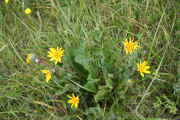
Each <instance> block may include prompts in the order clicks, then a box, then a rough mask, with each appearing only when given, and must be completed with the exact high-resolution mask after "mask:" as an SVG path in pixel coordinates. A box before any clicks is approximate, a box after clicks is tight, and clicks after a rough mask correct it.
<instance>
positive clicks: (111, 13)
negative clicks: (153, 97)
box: [0, 0, 179, 120]
mask: <svg viewBox="0 0 180 120" xmlns="http://www.w3.org/2000/svg"><path fill="white" fill-rule="evenodd" d="M9 2H11V1H9ZM86 2H87V3H88V4H90V5H89V6H88V5H87V3H86ZM136 2H137V1H134V2H133V4H129V2H128V1H126V3H125V2H124V1H121V3H120V2H119V1H118V0H112V1H106V0H105V1H103V2H94V1H85V2H84V1H83V0H79V1H75V2H74V1H71V2H69V1H65V2H64V1H46V2H44V1H43V0H40V1H36V2H34V3H31V1H23V2H22V1H17V2H16V3H12V4H9V3H8V0H5V2H3V3H4V4H5V3H6V4H7V3H8V5H6V4H5V5H4V6H6V8H7V10H8V9H9V8H8V7H9V6H10V7H11V6H15V5H19V4H22V6H20V7H18V9H15V8H16V7H13V9H11V12H7V13H8V14H4V13H3V14H2V15H7V16H5V17H4V18H3V19H2V22H3V21H4V20H6V17H11V15H12V16H13V17H14V16H15V20H14V23H18V22H19V23H18V25H17V26H18V28H17V29H16V25H15V27H12V26H14V25H13V24H11V26H9V25H7V26H4V27H1V28H2V30H4V29H7V30H6V31H8V30H12V31H8V32H9V33H11V35H14V34H16V33H17V36H18V37H17V39H16V37H13V38H11V35H9V36H7V37H6V35H8V32H7V33H5V34H2V35H1V37H2V39H7V40H5V42H2V43H1V44H2V45H3V44H6V43H7V44H8V42H9V41H10V45H9V44H8V45H7V48H9V49H8V50H9V51H11V52H10V54H14V53H15V55H16V57H17V58H18V59H19V60H16V58H13V57H12V59H13V60H14V59H15V60H14V61H13V60H11V58H9V57H8V59H10V61H11V63H14V64H15V65H11V64H10V67H9V68H10V69H11V68H15V69H16V68H17V69H18V68H20V69H18V71H15V72H14V71H13V70H12V71H11V72H12V73H13V76H12V78H13V77H14V76H15V77H18V76H20V75H24V77H21V78H27V79H25V80H21V81H23V82H24V83H25V85H24V86H25V87H24V88H26V86H27V88H26V89H27V91H28V93H30V95H25V94H24V93H22V95H19V96H20V97H22V98H23V99H24V100H25V101H26V102H23V103H27V105H26V106H27V107H31V105H29V104H33V105H37V106H33V105H32V107H33V109H31V110H36V108H38V109H37V110H38V112H37V113H36V115H38V117H40V115H41V112H43V113H47V114H46V115H48V114H49V115H51V117H50V118H51V119H58V117H59V115H60V116H63V117H64V118H63V119H88V120H95V119H97V120H99V119H103V120H115V119H117V118H118V119H131V116H136V117H137V119H138V117H139V116H140V117H141V116H142V117H141V118H142V119H143V117H148V118H151V116H148V114H143V112H142V110H143V109H144V108H143V106H141V104H140V103H145V104H144V105H145V106H146V105H149V106H150V105H153V103H150V104H146V101H144V100H145V99H144V98H146V95H149V94H151V93H152V92H150V91H148V90H150V89H151V86H150V87H148V86H149V85H156V84H155V83H153V84H152V82H153V81H154V79H155V81H156V80H157V82H159V81H160V82H162V81H163V82H164V81H165V80H163V79H162V80H161V79H159V76H158V77H157V75H161V76H162V75H164V73H160V72H158V71H157V73H153V71H155V70H153V69H154V68H156V67H155V66H154V65H155V64H157V63H158V64H159V67H157V68H158V69H160V67H161V64H163V62H164V61H163V62H161V55H159V54H158V52H157V53H156V51H155V50H156V49H157V48H158V47H159V46H158V45H157V46H155V44H160V40H157V41H156V42H153V43H152V45H150V46H148V44H149V43H147V41H148V40H151V39H154V40H156V39H161V38H163V37H162V36H159V35H160V34H162V33H164V35H165V36H166V40H164V41H166V42H167V45H166V46H167V47H169V46H171V44H173V45H176V42H169V40H170V37H171V35H174V36H176V35H175V33H174V30H175V29H174V28H173V27H174V26H175V24H176V19H178V17H177V16H175V17H174V19H173V20H174V21H173V22H172V24H169V25H172V28H171V27H170V26H168V27H167V26H165V25H164V24H163V25H162V24H161V23H159V24H157V23H156V24H154V25H153V26H149V25H150V24H149V23H147V24H146V21H148V19H150V18H151V16H150V17H149V18H148V19H147V20H145V21H144V19H146V18H144V17H145V15H144V16H143V17H142V15H143V14H141V15H139V16H141V18H139V16H137V14H136V13H135V14H134V11H135V10H136V7H137V6H139V5H140V3H138V2H137V3H136ZM104 3H106V5H103V4H104ZM123 3H125V4H123ZM130 3H131V2H130ZM152 3H153V5H154V6H151V4H152ZM152 3H148V4H147V5H148V7H147V6H144V3H143V4H142V6H139V7H138V10H139V11H140V10H146V11H145V12H147V14H146V15H148V11H149V8H156V6H161V5H159V4H156V3H159V2H158V1H156V3H154V2H152ZM42 4H43V5H42ZM24 6H27V7H29V8H25V9H23V8H24ZM112 6H114V7H113V8H111V7H112ZM119 7H120V8H119ZM146 7H147V9H146ZM168 7H169V6H168ZM30 8H31V9H30ZM92 8H93V9H92ZM99 8H100V9H99ZM127 8H128V9H127ZM2 10H3V9H2ZM18 10H20V11H21V13H24V14H26V15H25V16H24V15H22V16H21V14H20V13H19V14H18V13H16V11H18ZM156 10H157V9H155V10H154V11H152V12H156ZM164 10H166V9H164ZM32 11H35V12H32ZM176 12H177V11H176ZM172 13H173V12H172ZM174 13H175V12H174ZM29 14H32V16H29ZM86 14H89V16H86ZM99 14H104V15H105V16H99ZM160 14H161V10H158V15H157V16H156V15H154V14H153V13H152V16H155V17H157V19H155V20H151V22H152V23H155V22H156V21H157V20H158V17H159V16H160ZM163 15H166V14H163ZM172 16H173V15H172ZM23 17H24V18H23ZM106 18H107V19H106ZM167 18H168V17H167ZM138 19H140V21H143V22H142V23H140V24H137V23H138V22H139V21H138ZM164 19H166V17H162V19H161V20H164ZM10 20H11V19H9V20H7V21H8V23H10ZM12 20H13V19H12ZM169 20H170V19H167V20H166V21H165V22H164V21H163V22H162V23H168V21H169ZM121 23H122V24H121ZM19 24H20V26H19ZM120 25H122V26H121V27H119V26H120ZM156 25H158V27H159V26H160V28H162V29H160V31H158V30H159V29H154V28H156V27H155V26H156ZM2 26H3V25H2ZM37 26H38V27H37ZM161 26H163V27H161ZM11 28H12V29H11ZM19 28H21V29H19ZM119 28H120V29H119ZM166 28H171V30H169V31H171V34H169V33H168V31H166ZM18 30H19V32H16V31H18ZM22 30H23V31H22ZM144 30H145V31H144ZM154 30H157V32H156V33H158V34H157V35H155V37H153V36H152V35H153V31H154ZM21 31H22V33H21ZM21 36H24V37H25V39H22V41H18V39H19V38H21ZM124 36H128V37H127V38H125V37H124ZM156 36H157V37H156ZM124 38H125V39H124ZM13 39H16V40H14V41H13ZM23 40H24V41H23ZM32 41H33V42H32ZM144 41H146V42H144ZM21 43H22V44H23V45H21ZM24 43H27V44H24ZM169 43H170V44H169ZM1 44H0V45H1ZM29 44H30V45H29ZM161 45H162V46H163V45H164V43H163V44H161ZM16 46H18V48H16ZM32 47H33V49H32V51H36V52H37V53H36V55H35V54H33V53H25V54H26V55H24V56H23V59H22V56H21V53H22V51H24V50H21V49H26V48H32ZM151 47H152V48H151ZM140 48H143V49H140ZM3 49H4V48H3ZM3 49H2V48H1V49H0V53H3V52H2V51H4V50H3ZM5 49H6V48H5ZM173 49H177V50H179V49H178V48H173ZM12 50H13V51H12ZM163 50H164V48H163V47H162V49H161V51H163ZM9 51H6V52H9ZM25 51H31V49H30V50H25ZM168 52H169V51H168ZM152 54H154V55H155V59H156V60H154V59H153V57H152V56H153V55H152ZM3 55H4V54H2V55H1V56H2V57H3ZM165 57H167V58H168V56H165ZM176 59H177V58H176ZM23 60H24V61H23ZM142 60H147V61H142ZM17 61H23V65H22V66H21V65H19V63H17V64H16V62H17ZM152 61H153V63H152ZM1 62H4V61H3V60H1ZM5 62H8V61H5ZM24 63H26V64H24ZM172 64H173V63H172ZM2 66H3V65H2ZM4 66H6V65H4ZM34 66H35V67H34ZM163 67H164V66H163ZM174 67H175V68H176V67H177V66H174ZM21 68H22V69H21ZM162 69H165V68H162ZM160 70H161V69H160ZM0 74H2V73H0ZM154 75H155V76H154ZM165 75H167V76H171V78H172V79H175V78H176V76H173V75H171V74H170V73H169V74H165ZM151 78H152V79H151ZM177 78H178V77H177ZM6 80H8V79H4V80H2V82H4V81H5V82H6ZM13 82H14V83H18V82H19V81H18V82H17V81H16V80H15V81H13ZM28 82H29V83H30V84H28V85H26V84H27V83H28ZM164 84H166V83H164ZM13 85H14V84H13ZM173 85H174V84H173ZM14 86H16V85H14ZM18 86H21V84H20V85H18ZM163 87H165V85H164V86H163ZM173 88H174V89H176V92H179V87H178V86H177V85H174V86H173ZM5 90H6V89H5ZM5 90H3V91H2V94H3V95H4V92H6V91H5ZM8 90H9V91H12V92H13V90H14V89H13V88H12V89H8ZM146 90H147V91H146ZM158 90H159V89H158V87H154V88H153V92H154V91H158ZM167 91H169V90H167ZM144 93H146V94H144ZM171 93H172V91H171ZM174 94H175V93H174ZM33 95H34V96H33ZM19 96H18V95H15V94H8V98H10V99H13V101H16V98H18V97H19ZM149 96H150V95H149ZM32 98H33V100H34V101H38V102H33V100H32ZM42 98H43V99H42ZM141 98H142V99H141ZM172 98H173V97H172ZM168 99H171V98H168ZM17 100H19V98H18V99H17ZM148 100H149V99H148ZM29 101H30V102H29ZM139 101H141V102H139ZM2 103H3V102H2ZM177 104H178V103H175V102H169V103H168V107H167V106H164V107H167V109H165V110H169V111H170V113H173V114H176V113H178V108H179V107H176V105H177ZM6 105H9V104H2V108H4V106H6ZM155 105H156V104H155ZM161 106H162V105H160V106H158V107H157V108H158V109H161ZM138 107H139V108H142V109H136V108H138ZM16 108H18V107H16ZM40 108H42V109H40ZM72 108H75V109H72ZM27 110H29V108H27ZM5 111H9V109H7V110H5ZM19 111H20V112H19ZM19 111H18V112H13V114H14V115H15V116H17V115H19V113H21V114H23V113H26V114H28V112H26V111H24V109H22V110H19ZM22 111H23V112H22ZM44 111H45V112H44ZM124 111H125V112H124ZM126 111H128V112H129V115H130V117H129V116H126V113H127V112H126ZM134 111H135V112H134ZM147 111H148V110H147ZM150 111H152V110H150ZM3 112H4V111H3ZM3 112H2V113H3ZM148 112H149V111H148ZM165 112H166V111H165ZM33 113H35V111H34V112H33ZM124 113H125V114H124ZM132 113H133V114H132ZM161 113H162V114H163V112H161ZM3 114H4V113H3ZM8 114H10V113H8ZM16 114H17V115H16ZM28 116H30V115H29V114H28ZM168 116H169V115H168ZM30 117H31V118H33V117H34V116H30ZM38 117H37V118H38ZM53 117H54V118H53ZM35 118H36V116H35ZM44 118H47V116H46V117H44ZM156 118H158V116H157V117H156ZM39 119H41V118H39ZM42 119H43V118H42ZM132 119H133V118H132ZM145 119H146V118H145Z"/></svg>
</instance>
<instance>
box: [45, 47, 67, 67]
mask: <svg viewBox="0 0 180 120" xmlns="http://www.w3.org/2000/svg"><path fill="white" fill-rule="evenodd" d="M49 50H50V51H48V54H49V55H48V56H47V57H50V58H51V59H50V61H53V60H54V61H55V65H56V64H57V63H58V62H60V63H61V58H62V56H63V52H64V50H63V49H62V48H58V47H57V50H55V49H54V48H49Z"/></svg>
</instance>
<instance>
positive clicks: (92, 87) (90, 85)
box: [84, 82, 96, 92]
mask: <svg viewBox="0 0 180 120" xmlns="http://www.w3.org/2000/svg"><path fill="white" fill-rule="evenodd" d="M84 87H85V88H86V89H87V91H89V92H94V91H96V87H95V85H94V83H92V82H87V83H86V84H85V85H84Z"/></svg>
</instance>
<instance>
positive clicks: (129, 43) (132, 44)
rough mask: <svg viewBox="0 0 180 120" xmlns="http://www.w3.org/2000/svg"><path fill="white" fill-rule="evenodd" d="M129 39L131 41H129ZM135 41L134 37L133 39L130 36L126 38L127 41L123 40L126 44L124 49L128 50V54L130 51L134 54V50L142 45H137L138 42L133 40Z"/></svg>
mask: <svg viewBox="0 0 180 120" xmlns="http://www.w3.org/2000/svg"><path fill="white" fill-rule="evenodd" d="M128 39H129V41H128ZM133 41H134V38H133V39H131V38H130V37H129V38H126V41H125V42H124V41H122V43H123V44H124V49H125V50H126V55H127V54H128V53H129V52H130V54H132V53H133V52H134V50H135V49H138V48H139V47H140V46H138V45H135V44H136V43H137V42H133Z"/></svg>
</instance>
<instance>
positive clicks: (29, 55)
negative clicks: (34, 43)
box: [26, 54, 31, 64]
mask: <svg viewBox="0 0 180 120" xmlns="http://www.w3.org/2000/svg"><path fill="white" fill-rule="evenodd" d="M30 58H31V54H28V57H27V58H26V64H28V63H30Z"/></svg>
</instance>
